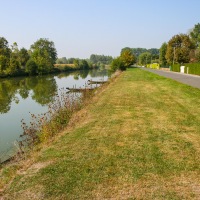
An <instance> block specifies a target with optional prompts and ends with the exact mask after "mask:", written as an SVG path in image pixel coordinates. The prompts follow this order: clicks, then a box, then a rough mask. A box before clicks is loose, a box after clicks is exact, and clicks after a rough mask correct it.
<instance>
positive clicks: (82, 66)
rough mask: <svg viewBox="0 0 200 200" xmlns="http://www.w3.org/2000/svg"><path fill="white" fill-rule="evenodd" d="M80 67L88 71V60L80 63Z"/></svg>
mask: <svg viewBox="0 0 200 200" xmlns="http://www.w3.org/2000/svg"><path fill="white" fill-rule="evenodd" d="M79 66H80V68H81V69H88V68H89V65H88V62H87V61H86V60H81V61H80V62H79Z"/></svg>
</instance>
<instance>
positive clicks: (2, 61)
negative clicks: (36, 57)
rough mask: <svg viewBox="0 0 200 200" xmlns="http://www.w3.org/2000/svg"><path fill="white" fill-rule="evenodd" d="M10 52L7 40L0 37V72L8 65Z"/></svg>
mask: <svg viewBox="0 0 200 200" xmlns="http://www.w3.org/2000/svg"><path fill="white" fill-rule="evenodd" d="M10 53H11V50H10V48H9V46H8V41H7V40H6V39H5V38H4V37H0V73H2V72H3V71H5V70H6V69H7V68H8V67H9V62H10Z"/></svg>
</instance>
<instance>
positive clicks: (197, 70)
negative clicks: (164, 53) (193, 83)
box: [171, 63, 200, 75]
mask: <svg viewBox="0 0 200 200" xmlns="http://www.w3.org/2000/svg"><path fill="white" fill-rule="evenodd" d="M180 66H185V69H184V73H186V74H187V73H188V74H195V75H200V63H184V64H182V65H180V64H174V65H172V66H171V71H174V72H180Z"/></svg>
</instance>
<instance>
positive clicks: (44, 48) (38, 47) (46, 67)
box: [31, 38, 57, 74]
mask: <svg viewBox="0 0 200 200" xmlns="http://www.w3.org/2000/svg"><path fill="white" fill-rule="evenodd" d="M31 52H32V53H31V58H32V59H33V60H34V61H35V63H36V65H37V66H38V73H39V74H43V73H48V72H50V71H51V70H52V69H53V65H54V64H55V62H56V59H57V51H56V49H55V45H54V42H52V41H49V40H48V39H45V38H40V39H39V40H37V41H36V42H35V43H34V44H33V45H31Z"/></svg>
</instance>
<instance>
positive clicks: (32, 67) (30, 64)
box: [25, 59, 38, 75]
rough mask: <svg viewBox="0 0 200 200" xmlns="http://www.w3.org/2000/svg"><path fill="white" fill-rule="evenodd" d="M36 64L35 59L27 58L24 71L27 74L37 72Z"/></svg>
mask: <svg viewBox="0 0 200 200" xmlns="http://www.w3.org/2000/svg"><path fill="white" fill-rule="evenodd" d="M37 70H38V66H37V65H36V63H35V61H34V60H32V59H29V60H28V61H27V63H26V67H25V71H26V72H27V73H28V74H29V75H34V74H37Z"/></svg>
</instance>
